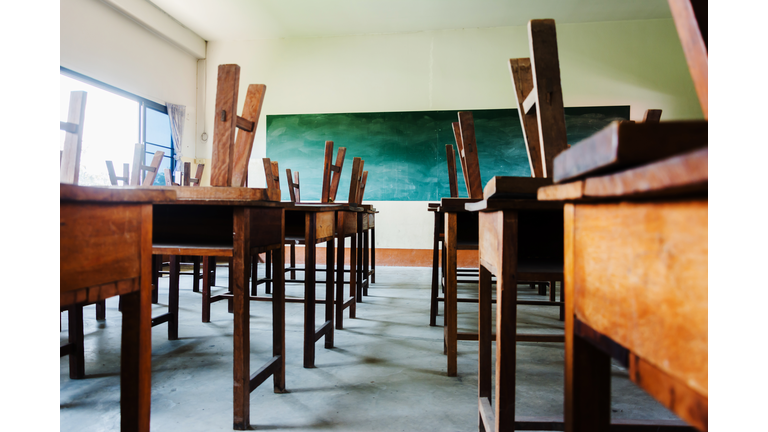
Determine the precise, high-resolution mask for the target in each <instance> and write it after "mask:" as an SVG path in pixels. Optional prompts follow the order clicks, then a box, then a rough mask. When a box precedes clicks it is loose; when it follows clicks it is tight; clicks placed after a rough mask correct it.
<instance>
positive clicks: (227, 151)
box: [190, 65, 280, 322]
mask: <svg viewBox="0 0 768 432" xmlns="http://www.w3.org/2000/svg"><path fill="white" fill-rule="evenodd" d="M218 73H219V75H218V79H217V87H216V112H217V115H219V116H220V117H219V120H220V121H218V122H217V127H218V129H217V130H218V133H216V131H214V133H215V136H214V145H213V154H212V160H211V186H231V187H244V185H245V184H246V183H247V179H248V161H249V159H250V157H251V151H252V149H253V140H254V138H255V136H256V127H257V126H258V121H259V116H260V115H261V108H262V105H263V104H264V95H265V93H266V90H267V86H266V85H264V84H250V85H249V86H248V91H247V93H246V96H245V102H244V107H243V115H242V117H241V116H238V115H237V94H238V86H239V81H240V67H239V66H237V65H219V71H218ZM202 174H203V170H202V169H201V168H200V165H198V167H197V173H196V178H197V180H196V181H192V180H190V183H191V184H193V185H197V186H199V182H200V180H199V179H200V178H202ZM268 190H272V192H271V193H272V194H276V196H279V193H280V192H279V186H278V190H277V191H276V192H275V191H274V188H268ZM201 259H202V267H203V277H202V280H203V312H202V321H203V322H210V311H211V304H212V303H215V302H217V301H220V300H224V299H226V300H227V302H228V309H229V311H230V312H232V301H231V297H230V293H231V292H232V288H233V286H232V277H230V278H229V281H228V287H227V294H225V295H217V296H212V295H211V287H212V286H213V284H214V282H215V275H216V256H201ZM228 261H229V267H230V270H231V269H232V260H231V258H230V259H229V260H228ZM253 267H254V268H255V267H256V266H255V265H253ZM267 267H268V268H269V263H268V264H267ZM196 287H197V284H195V288H196ZM193 289H194V288H193Z"/></svg>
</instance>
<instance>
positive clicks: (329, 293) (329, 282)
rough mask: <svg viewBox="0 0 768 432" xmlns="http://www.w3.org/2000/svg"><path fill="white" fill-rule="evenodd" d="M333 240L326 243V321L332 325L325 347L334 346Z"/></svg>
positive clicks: (329, 327)
mask: <svg viewBox="0 0 768 432" xmlns="http://www.w3.org/2000/svg"><path fill="white" fill-rule="evenodd" d="M333 242H334V239H333V238H331V239H330V240H328V241H327V242H326V243H325V321H326V322H328V321H330V323H331V325H329V326H328V328H327V333H326V334H325V347H326V348H333V314H334V311H333V310H334V309H333V306H334V303H335V302H334V292H333V288H334V286H333V270H334V265H333V258H334V257H333V255H334V250H333Z"/></svg>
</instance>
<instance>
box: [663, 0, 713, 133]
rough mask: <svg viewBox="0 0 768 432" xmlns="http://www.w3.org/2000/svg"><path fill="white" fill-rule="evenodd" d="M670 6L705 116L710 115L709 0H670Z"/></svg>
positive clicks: (706, 117) (707, 117)
mask: <svg viewBox="0 0 768 432" xmlns="http://www.w3.org/2000/svg"><path fill="white" fill-rule="evenodd" d="M669 9H670V11H671V12H672V18H673V19H674V21H675V27H676V28H677V34H678V36H680V43H681V44H682V45H683V52H684V53H685V60H686V61H687V62H688V69H689V70H690V71H691V78H693V85H694V87H696V94H697V95H698V96H699V103H700V104H701V111H702V112H703V113H704V118H705V119H709V113H708V110H707V99H708V90H707V89H708V84H707V82H708V63H709V54H708V53H709V51H708V49H709V48H708V43H707V40H708V30H707V27H708V26H707V18H708V7H707V0H669Z"/></svg>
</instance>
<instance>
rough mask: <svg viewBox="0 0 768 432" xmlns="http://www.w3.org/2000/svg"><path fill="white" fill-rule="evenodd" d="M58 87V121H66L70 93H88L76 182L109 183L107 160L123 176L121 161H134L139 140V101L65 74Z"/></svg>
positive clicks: (62, 140) (88, 184) (61, 135)
mask: <svg viewBox="0 0 768 432" xmlns="http://www.w3.org/2000/svg"><path fill="white" fill-rule="evenodd" d="M59 90H60V95H59V106H60V109H59V119H60V120H61V121H67V112H68V110H69V93H70V92H71V91H80V90H83V91H86V92H87V93H88V95H87V96H86V103H85V120H84V121H83V122H84V123H83V144H82V150H81V153H80V180H79V184H81V185H87V186H93V185H109V184H110V182H109V175H108V174H107V164H106V161H108V160H110V161H112V163H113V165H114V166H115V171H116V174H117V175H118V176H122V173H123V164H124V163H128V164H131V163H133V149H134V145H135V144H136V143H137V142H138V129H139V127H138V125H139V103H138V102H136V101H133V100H130V99H127V98H125V97H122V96H118V95H116V94H114V93H111V92H108V91H106V90H102V89H100V88H98V87H94V86H92V85H89V84H86V83H84V82H82V81H78V80H76V79H73V78H70V77H67V76H64V75H60V81H59ZM166 117H167V116H166ZM59 135H60V142H59V150H63V148H64V135H65V134H64V132H63V131H62V132H60V134H59ZM121 184H122V183H121Z"/></svg>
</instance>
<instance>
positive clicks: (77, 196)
mask: <svg viewBox="0 0 768 432" xmlns="http://www.w3.org/2000/svg"><path fill="white" fill-rule="evenodd" d="M212 190H215V191H216V193H215V194H212ZM263 191H264V190H259V189H248V188H179V187H169V188H157V187H154V188H125V187H123V188H93V187H81V186H73V185H65V184H62V185H61V191H60V196H61V306H62V307H67V306H71V305H77V304H85V303H91V302H95V301H100V300H103V299H106V298H108V297H111V296H114V295H122V296H123V297H122V310H123V345H122V354H121V355H122V362H121V412H122V420H121V428H122V429H123V430H141V431H148V430H149V401H150V371H151V367H150V354H151V334H150V332H151V325H152V318H151V291H152V286H151V260H152V255H153V254H156V255H157V254H167V255H192V256H226V257H230V258H232V263H233V264H232V268H231V270H230V271H231V273H230V277H231V278H232V279H233V281H232V294H231V299H232V302H233V312H234V337H233V341H234V369H233V425H234V428H235V429H238V430H244V429H247V428H249V427H250V404H249V394H250V392H251V391H253V389H255V388H256V387H258V386H259V385H260V384H261V383H263V382H264V381H266V380H267V379H268V378H269V377H270V376H272V377H273V380H274V388H275V392H283V391H285V277H284V275H285V272H284V257H285V237H286V234H287V233H290V234H297V235H303V237H304V239H305V265H306V272H305V273H306V277H305V298H304V303H305V341H304V366H305V367H313V366H314V357H315V351H314V347H315V343H316V341H318V340H319V339H320V338H322V337H325V347H326V348H331V347H333V338H334V318H336V319H337V322H338V326H337V328H341V319H342V313H343V309H344V308H345V306H346V307H349V308H350V317H352V318H354V316H355V303H356V297H357V296H356V292H361V291H362V287H360V288H357V289H356V287H357V286H358V285H362V284H357V283H356V282H355V280H356V279H355V278H356V276H357V275H358V274H362V273H363V270H358V269H357V263H356V260H355V257H356V254H355V253H354V251H353V253H352V259H351V263H350V264H351V267H350V268H351V269H354V270H353V271H351V272H350V288H351V289H350V299H349V300H347V301H344V295H343V284H344V280H343V279H344V278H343V261H344V259H343V258H344V250H343V249H344V248H343V239H344V238H346V237H353V242H352V244H353V245H355V244H356V242H355V240H354V238H355V237H356V236H357V234H358V232H359V230H358V227H359V222H363V224H362V226H360V227H359V228H360V231H361V230H362V229H364V228H365V229H371V228H373V227H374V226H375V222H374V213H375V210H373V209H370V208H368V209H365V208H362V207H350V206H349V205H342V204H293V203H283V202H278V201H269V200H267V199H265V198H269V197H266V196H264V194H263ZM335 238H338V239H339V247H338V250H336V254H337V255H338V257H339V258H337V260H338V263H339V264H338V266H336V268H335V270H336V276H335V279H334V239H335ZM322 242H325V243H326V244H327V247H326V254H327V255H326V260H327V261H326V262H327V267H326V299H335V301H326V302H325V305H326V306H325V320H324V323H323V324H322V325H321V326H320V327H319V328H318V329H316V328H315V302H316V299H315V269H316V267H315V263H316V245H317V244H320V243H322ZM271 251H275V252H276V253H274V254H273V257H274V260H273V261H274V262H273V287H274V291H273V293H272V297H271V301H272V305H273V317H272V318H273V341H272V344H273V357H272V359H270V360H269V361H268V362H267V363H266V364H265V365H264V366H263V367H262V368H260V369H259V370H258V371H256V372H255V373H253V374H251V372H250V358H249V347H250V329H249V318H250V301H251V300H256V298H253V297H251V296H250V295H249V290H248V280H249V276H250V271H251V268H250V267H251V265H250V263H251V257H252V256H254V255H255V254H259V253H264V252H271ZM365 272H366V273H367V269H366V270H365ZM366 279H367V276H366ZM334 280H335V284H336V293H335V294H334ZM334 303H335V304H336V313H335V315H334V312H333V306H334ZM170 306H171V308H172V307H173V305H170ZM176 308H178V298H177V302H176ZM171 315H172V316H171V318H170V319H169V321H168V322H169V326H170V327H169V336H172V335H173V333H174V332H173V331H171V330H170V328H171V327H174V326H175V327H177V326H178V320H177V318H174V317H173V315H174V313H172V314H171Z"/></svg>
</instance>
